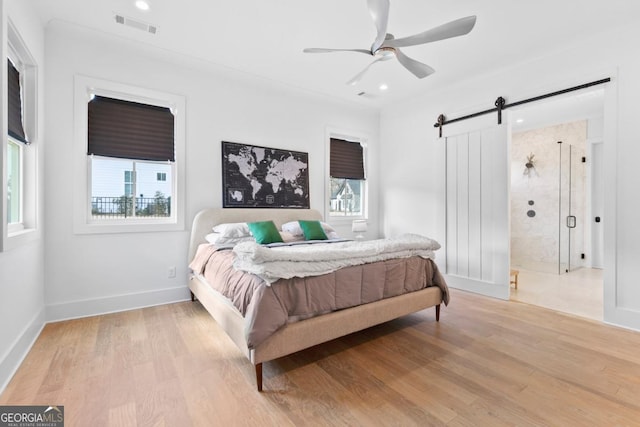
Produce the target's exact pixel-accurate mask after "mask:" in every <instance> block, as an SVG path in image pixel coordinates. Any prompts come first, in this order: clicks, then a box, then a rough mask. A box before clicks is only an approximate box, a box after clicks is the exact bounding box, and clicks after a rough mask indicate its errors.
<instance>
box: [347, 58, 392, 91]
mask: <svg viewBox="0 0 640 427" xmlns="http://www.w3.org/2000/svg"><path fill="white" fill-rule="evenodd" d="M383 60H384V59H383V58H378V59H376V60H375V61H373V62H372V63H371V64H369V65H367V66H366V67H365V68H364V70H362V71H360V72H359V73H358V74H356V75H355V76H353V78H352V79H351V80H349V81H348V82H347V84H348V85H351V86H355V85H356V84H358V82H359V81H360V80H361V79H362V76H364V75H365V73H366V72H367V71H369V68H371V66H372V65H373V64H375V63H376V62H380V61H383Z"/></svg>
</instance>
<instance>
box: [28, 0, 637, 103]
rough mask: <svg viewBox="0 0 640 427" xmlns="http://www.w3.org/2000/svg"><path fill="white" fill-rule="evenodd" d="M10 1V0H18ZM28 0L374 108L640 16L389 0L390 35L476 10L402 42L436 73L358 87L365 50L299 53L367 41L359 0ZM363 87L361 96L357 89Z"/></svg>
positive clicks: (169, 48) (619, 5) (546, 2)
mask: <svg viewBox="0 0 640 427" xmlns="http://www.w3.org/2000/svg"><path fill="white" fill-rule="evenodd" d="M16 1H17V0H16ZM20 1H31V2H32V3H33V4H34V5H35V8H36V10H37V11H38V12H39V13H40V14H41V17H42V20H43V22H44V23H46V22H49V21H50V20H52V19H58V20H62V21H66V22H70V23H74V24H78V25H82V26H87V27H91V28H94V29H96V30H98V31H101V32H105V33H109V34H113V35H115V36H119V37H123V38H126V39H129V40H133V41H136V42H140V43H145V44H149V45H153V46H156V47H159V48H162V49H163V50H164V51H166V52H176V53H179V54H181V55H187V56H190V57H193V58H198V59H201V60H204V61H207V62H209V63H213V64H217V65H221V66H224V67H226V68H230V69H232V70H236V71H238V72H245V73H249V74H252V75H255V76H259V77H262V78H265V79H268V80H272V81H276V82H280V83H284V84H287V85H290V86H293V87H295V88H298V89H303V90H308V91H311V92H315V93H320V94H325V95H328V96H330V97H336V98H340V99H344V100H350V101H354V102H358V103H364V104H371V105H374V106H382V105H387V104H389V103H391V102H393V101H396V100H398V99H403V98H407V97H410V96H412V95H415V94H416V93H422V92H427V91H429V90H430V89H434V88H437V87H439V86H442V85H446V84H450V83H453V82H455V81H457V80H460V79H465V78H467V77H468V76H469V75H478V74H483V73H486V72H490V71H491V70H495V69H496V68H499V67H502V66H507V65H510V64H513V63H514V62H519V61H523V60H525V59H527V58H531V57H536V56H541V55H543V54H544V53H545V52H547V51H549V50H550V49H556V48H559V46H561V45H563V44H570V43H574V42H576V41H577V40H578V39H579V38H581V37H584V36H585V35H587V34H592V33H594V32H596V31H604V30H607V29H610V28H612V27H616V26H621V25H628V24H630V23H632V22H634V21H635V22H637V20H638V16H640V2H637V1H633V0H606V1H604V0H535V1H533V0H529V1H526V0H483V1H481V0H449V1H438V2H436V1H433V0H430V1H426V0H391V9H390V18H389V25H388V32H390V33H392V34H394V35H395V36H396V38H399V37H404V36H408V35H411V34H414V33H418V32H422V31H424V30H426V29H429V28H431V27H434V26H437V25H440V24H443V23H446V22H448V21H451V20H454V19H457V18H460V17H463V16H468V15H476V16H477V17H478V20H477V24H476V26H475V28H474V29H473V31H472V32H471V33H470V34H468V35H466V36H463V37H458V38H454V39H449V40H444V41H440V42H436V43H432V44H428V45H422V46H414V47H408V48H404V49H403V51H404V53H405V54H407V55H408V56H410V57H412V58H414V59H416V60H418V61H421V62H424V63H426V64H429V65H430V66H432V67H433V68H435V69H436V73H435V74H433V75H432V76H429V77H426V78H425V79H422V80H419V79H417V78H416V77H414V76H413V75H412V74H410V73H409V72H408V71H407V70H405V69H404V68H403V67H402V66H401V65H400V64H399V63H397V61H395V60H393V61H387V62H381V63H378V64H376V65H375V66H374V67H372V68H371V69H370V71H369V73H368V74H367V75H366V76H365V77H364V79H363V80H362V81H361V82H360V83H359V84H358V85H357V86H347V85H346V84H345V82H346V81H348V80H349V79H350V78H351V77H353V76H354V75H355V74H357V73H358V72H359V71H360V70H362V69H363V68H364V67H365V66H366V65H368V64H369V63H370V62H371V61H372V58H371V57H368V56H366V55H363V54H361V53H347V52H340V53H327V54H305V53H303V52H302V49H303V48H305V47H330V48H363V49H368V48H369V47H370V45H371V43H372V42H373V39H374V37H375V29H374V25H373V23H372V21H371V17H370V15H369V12H368V9H367V2H366V0H315V1H312V0H270V1H266V0H224V1H223V0H179V1H178V0H148V1H149V3H150V5H151V9H150V10H149V11H147V12H142V11H140V10H138V9H136V8H135V6H134V0H20ZM116 13H118V14H123V15H125V16H128V17H131V18H134V19H137V20H141V21H145V22H147V23H150V24H152V25H155V26H157V27H158V31H157V34H156V35H151V34H148V33H145V32H142V31H139V30H136V29H132V28H129V27H125V26H123V25H119V24H116V23H115V19H114V15H115V14H116ZM381 83H386V84H387V85H388V86H389V89H388V90H387V91H385V92H381V91H380V90H379V89H378V87H379V85H380V84H381ZM361 91H364V92H366V93H367V95H368V96H367V97H358V96H357V93H359V92H361Z"/></svg>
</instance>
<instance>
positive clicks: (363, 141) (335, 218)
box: [324, 128, 369, 224]
mask: <svg viewBox="0 0 640 427" xmlns="http://www.w3.org/2000/svg"><path fill="white" fill-rule="evenodd" d="M331 138H337V139H342V140H345V141H349V142H354V143H359V144H360V145H362V157H363V159H362V161H363V163H364V165H363V166H364V174H365V178H367V177H368V168H367V163H368V161H367V160H368V159H367V157H368V144H367V141H368V139H369V138H368V137H367V136H366V135H365V134H363V133H361V132H356V131H350V130H344V129H337V128H327V130H326V134H325V147H326V149H325V153H326V154H325V203H324V206H325V209H324V210H325V212H324V217H325V218H327V220H328V221H330V222H331V223H334V224H351V223H352V222H353V221H354V220H356V219H363V220H366V219H368V218H369V185H368V183H367V179H363V180H360V181H361V186H362V188H361V190H360V191H361V195H360V196H361V202H360V203H361V205H362V213H361V214H360V215H333V214H332V213H331V173H330V162H331Z"/></svg>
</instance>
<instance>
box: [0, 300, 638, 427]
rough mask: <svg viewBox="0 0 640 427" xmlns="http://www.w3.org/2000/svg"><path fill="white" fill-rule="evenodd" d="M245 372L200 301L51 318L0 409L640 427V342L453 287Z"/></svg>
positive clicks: (240, 421) (99, 417)
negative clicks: (259, 382) (430, 300)
mask: <svg viewBox="0 0 640 427" xmlns="http://www.w3.org/2000/svg"><path fill="white" fill-rule="evenodd" d="M264 379H265V383H264V389H265V391H264V392H263V393H258V392H257V391H256V389H255V378H254V369H253V366H252V365H251V364H250V363H249V362H248V361H247V360H246V359H245V358H244V356H242V355H241V354H240V352H239V351H238V350H237V349H236V347H235V345H234V344H233V343H232V342H231V340H229V339H228V338H227V337H226V335H225V334H224V332H222V331H221V330H220V329H219V327H218V326H217V325H216V323H215V322H214V321H213V319H212V318H211V317H210V316H209V314H208V313H207V312H206V311H205V310H204V309H203V308H202V307H201V306H200V304H199V303H197V302H196V303H191V302H185V303H178V304H171V305H165V306H159V307H152V308H145V309H141V310H134V311H129V312H124V313H116V314H109V315H104V316H97V317H91V318H86V319H79V320H71V321H66V322H59V323H54V324H49V325H47V326H46V327H45V329H44V331H43V332H42V334H41V336H40V337H39V338H38V340H37V342H36V343H35V345H34V347H33V349H32V350H31V352H30V353H29V355H28V356H27V358H26V360H25V361H24V363H23V365H22V366H21V368H20V369H19V371H18V372H17V373H16V375H15V377H14V378H13V380H12V381H11V383H10V384H9V385H8V387H7V389H6V390H5V391H4V393H3V394H2V395H1V396H0V404H25V405H26V404H39V405H49V404H56V405H64V406H65V415H66V425H67V426H188V425H194V426H218V425H220V426H235V425H243V426H253V425H256V426H269V425H273V426H303V425H339V426H361V425H362V426H369V425H372V426H374V425H381V426H388V425H401V426H412V425H417V426H429V425H450V426H503V425H505V426H506V425H510V426H542V425H544V426H613V425H617V426H634V425H637V426H640V333H637V332H633V331H628V330H624V329H619V328H615V327H612V326H607V325H603V324H600V323H597V322H593V321H589V320H584V319H581V318H577V317H572V316H569V315H564V314H561V313H558V312H554V311H551V310H547V309H544V308H540V307H535V306H530V305H527V304H522V303H517V302H513V301H511V302H508V301H499V300H494V299H490V298H485V297H480V296H477V295H473V294H469V293H465V292H461V291H456V290H453V291H452V301H451V304H450V305H449V307H445V308H443V310H442V317H441V321H440V322H439V323H436V322H435V310H433V309H429V310H424V311H422V312H419V313H416V314H413V315H410V316H406V317H404V318H401V319H398V320H395V321H392V322H388V323H385V324H383V325H379V326H376V327H373V328H370V329H367V330H365V331H362V332H359V333H355V334H351V335H349V336H346V337H343V338H341V339H338V340H334V341H331V342H329V343H326V344H323V345H320V346H316V347H313V348H310V349H308V350H305V351H302V352H299V353H296V354H294V355H291V356H289V357H285V358H282V359H279V360H277V361H273V362H267V363H265V364H264Z"/></svg>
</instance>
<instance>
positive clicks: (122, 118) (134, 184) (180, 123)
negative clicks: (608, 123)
mask: <svg viewBox="0 0 640 427" xmlns="http://www.w3.org/2000/svg"><path fill="white" fill-rule="evenodd" d="M76 100H77V101H78V102H81V103H80V105H79V106H78V107H77V108H76V119H77V120H78V126H77V127H76V132H77V134H76V138H75V148H74V150H75V152H76V160H75V161H76V163H77V164H78V166H79V167H80V170H82V167H84V168H85V170H86V175H85V176H87V179H86V180H85V181H83V180H78V181H80V182H78V183H76V192H77V194H78V195H79V196H77V197H75V198H74V212H75V219H74V229H75V231H76V232H78V233H94V232H95V233H109V232H129V231H133V232H136V231H145V232H146V231H162V230H176V229H182V228H184V218H183V215H182V214H181V213H182V212H183V206H184V200H183V197H181V196H182V195H183V194H184V179H182V176H183V175H182V174H183V172H182V171H183V167H182V165H183V163H184V98H183V97H179V96H176V95H168V94H163V93H159V92H155V91H149V90H146V89H141V88H136V87H132V86H127V85H121V84H116V83H112V82H106V81H102V80H98V79H92V78H88V77H81V76H77V77H76ZM79 100H81V101H79ZM81 159H84V160H81ZM83 194H84V195H85V196H84V197H82V195H83Z"/></svg>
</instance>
